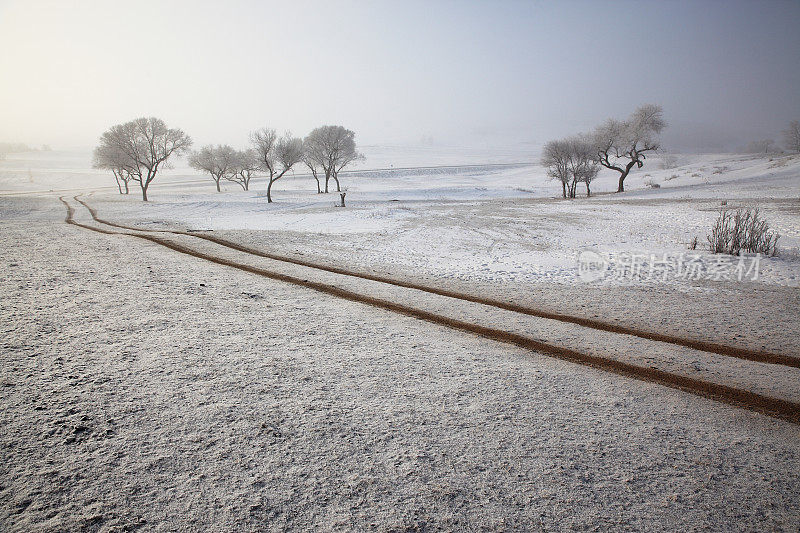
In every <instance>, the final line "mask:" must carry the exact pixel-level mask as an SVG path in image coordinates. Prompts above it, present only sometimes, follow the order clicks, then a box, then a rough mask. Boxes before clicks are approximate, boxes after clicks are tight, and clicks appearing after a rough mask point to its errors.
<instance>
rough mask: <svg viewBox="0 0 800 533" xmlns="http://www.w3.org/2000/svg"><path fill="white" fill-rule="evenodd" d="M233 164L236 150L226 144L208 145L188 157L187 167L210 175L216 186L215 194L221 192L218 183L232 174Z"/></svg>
mask: <svg viewBox="0 0 800 533" xmlns="http://www.w3.org/2000/svg"><path fill="white" fill-rule="evenodd" d="M235 162H236V150H234V149H233V148H231V147H230V146H228V145H227V144H225V145H221V144H218V145H216V146H214V145H212V144H209V145H207V146H203V147H202V148H200V149H199V150H197V151H196V152H192V153H191V154H190V155H189V166H190V167H192V168H193V169H195V170H199V171H201V172H207V173H209V174H211V178H212V179H213V180H214V183H215V184H216V185H217V192H220V191H221V189H220V186H219V182H220V181H222V180H223V179H227V178H228V177H229V176H230V174H231V173H233V172H234V170H233V168H234V164H235Z"/></svg>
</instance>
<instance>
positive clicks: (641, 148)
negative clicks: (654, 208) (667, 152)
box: [592, 104, 667, 192]
mask: <svg viewBox="0 0 800 533" xmlns="http://www.w3.org/2000/svg"><path fill="white" fill-rule="evenodd" d="M663 115H664V110H663V109H662V108H661V106H660V105H656V104H645V105H643V106H640V107H639V108H638V109H637V110H636V111H634V112H633V114H632V115H631V116H630V117H629V118H628V119H627V120H624V121H619V120H615V119H608V120H607V121H606V122H605V123H603V124H602V125H600V126H599V127H598V128H597V129H596V130H595V131H594V132H593V134H592V139H593V143H594V145H595V153H596V157H597V162H598V163H600V165H602V166H604V167H605V168H608V169H611V170H614V171H616V172H619V184H618V186H617V192H623V191H625V178H626V177H628V174H629V173H630V171H631V169H632V168H633V167H634V166H636V167H637V168H642V166H644V160H645V159H646V158H647V155H646V154H647V152H655V151H657V150H658V149H659V142H658V138H657V137H658V134H659V133H661V131H662V130H663V129H664V128H665V127H666V125H667V124H666V122H664V116H663Z"/></svg>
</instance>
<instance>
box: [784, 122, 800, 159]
mask: <svg viewBox="0 0 800 533" xmlns="http://www.w3.org/2000/svg"><path fill="white" fill-rule="evenodd" d="M783 147H784V148H786V149H787V150H789V151H790V152H800V121H797V120H793V121H791V122H790V123H789V127H788V128H786V129H785V130H783Z"/></svg>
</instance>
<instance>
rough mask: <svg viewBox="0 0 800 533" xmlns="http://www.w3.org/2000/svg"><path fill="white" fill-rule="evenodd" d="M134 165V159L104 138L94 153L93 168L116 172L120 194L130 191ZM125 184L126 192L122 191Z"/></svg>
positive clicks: (115, 178)
mask: <svg viewBox="0 0 800 533" xmlns="http://www.w3.org/2000/svg"><path fill="white" fill-rule="evenodd" d="M134 166H135V165H134V164H133V161H132V160H131V159H130V158H129V157H128V156H127V155H125V152H123V151H122V150H121V149H120V148H119V147H118V146H115V145H111V144H107V143H106V142H104V141H103V140H101V141H100V145H99V146H97V147H96V148H95V149H94V153H93V154H92V168H99V169H104V170H110V171H111V172H112V173H113V174H114V180H115V181H116V182H117V189H119V193H120V194H128V193H129V192H130V187H129V186H128V183H129V182H130V181H131V169H133V168H134ZM123 184H125V192H123V191H122V185H123Z"/></svg>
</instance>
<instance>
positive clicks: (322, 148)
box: [305, 126, 364, 192]
mask: <svg viewBox="0 0 800 533" xmlns="http://www.w3.org/2000/svg"><path fill="white" fill-rule="evenodd" d="M305 145H306V154H307V157H309V158H310V159H311V160H312V161H313V163H314V164H316V165H317V166H318V167H321V168H322V170H323V172H324V173H325V192H328V190H329V189H328V183H329V181H330V179H331V178H333V180H334V181H335V182H336V190H337V191H339V192H341V190H342V188H341V184H340V183H339V172H340V171H341V170H342V169H343V168H344V167H346V166H347V165H349V164H351V163H353V162H355V161H358V160H361V159H363V158H364V156H363V155H361V154H360V153H358V151H357V150H356V142H355V133H354V132H353V131H351V130H348V129H346V128H344V127H343V126H320V127H319V128H315V129H314V130H313V131H312V132H311V133H309V134H308V136H307V137H306V138H305Z"/></svg>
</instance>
